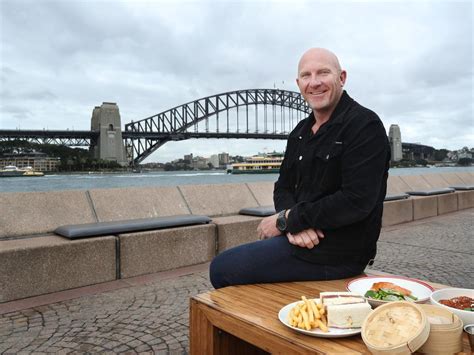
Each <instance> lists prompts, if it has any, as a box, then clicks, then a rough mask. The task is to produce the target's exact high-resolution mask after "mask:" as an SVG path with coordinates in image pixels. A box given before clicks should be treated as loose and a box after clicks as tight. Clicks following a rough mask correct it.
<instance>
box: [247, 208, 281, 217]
mask: <svg viewBox="0 0 474 355" xmlns="http://www.w3.org/2000/svg"><path fill="white" fill-rule="evenodd" d="M275 213H276V211H275V207H273V206H259V207H248V208H242V209H241V210H240V211H239V214H244V215H247V216H256V217H267V216H271V215H272V214H275Z"/></svg>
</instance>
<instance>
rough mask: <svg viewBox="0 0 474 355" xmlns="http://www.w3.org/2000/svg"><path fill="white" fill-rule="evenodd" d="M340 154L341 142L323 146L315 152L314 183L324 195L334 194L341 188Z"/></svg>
mask: <svg viewBox="0 0 474 355" xmlns="http://www.w3.org/2000/svg"><path fill="white" fill-rule="evenodd" d="M342 153H343V144H342V142H333V143H332V144H328V145H324V146H322V147H321V148H320V149H318V150H317V151H316V152H315V159H316V160H317V161H316V170H317V171H316V176H315V179H316V181H315V182H316V183H317V184H319V188H320V189H321V191H322V192H324V193H334V192H336V191H337V190H338V189H340V188H341V184H342V169H341V159H342Z"/></svg>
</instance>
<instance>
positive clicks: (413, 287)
mask: <svg viewBox="0 0 474 355" xmlns="http://www.w3.org/2000/svg"><path fill="white" fill-rule="evenodd" d="M375 282H391V283H393V284H395V285H397V286H400V287H403V288H406V289H407V290H410V291H411V293H412V295H413V296H415V297H416V298H418V300H417V301H415V302H416V303H424V302H426V301H428V299H429V298H430V296H431V294H432V293H433V291H434V289H433V287H431V286H430V285H428V284H427V283H424V282H423V281H419V280H414V279H409V278H406V277H399V276H386V277H374V276H367V277H361V278H358V279H355V280H352V281H349V282H348V283H347V287H346V288H347V290H348V291H351V292H355V293H358V294H359V295H362V296H364V295H365V293H366V292H367V291H368V290H370V288H371V287H372V285H373V284H374V283H375ZM365 299H366V300H367V301H369V303H370V304H371V305H372V306H374V307H377V306H380V305H382V304H385V303H388V302H391V301H381V300H374V299H372V298H367V297H366V298H365Z"/></svg>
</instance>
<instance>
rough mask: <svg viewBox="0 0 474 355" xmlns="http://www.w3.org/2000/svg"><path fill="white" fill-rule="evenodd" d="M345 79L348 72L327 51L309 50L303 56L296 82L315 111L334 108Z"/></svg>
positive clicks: (319, 111)
mask: <svg viewBox="0 0 474 355" xmlns="http://www.w3.org/2000/svg"><path fill="white" fill-rule="evenodd" d="M345 81H346V72H345V71H341V70H340V69H339V68H338V65H337V63H336V62H335V61H334V59H333V58H332V57H331V56H329V55H327V54H326V53H324V52H323V53H318V52H309V53H306V54H305V55H304V56H303V57H302V58H301V61H300V64H299V67H298V78H297V79H296V82H297V84H298V87H299V89H300V91H301V94H302V95H303V97H304V99H305V100H306V102H307V103H308V105H309V106H310V107H311V108H312V109H313V111H314V112H315V113H325V112H332V110H334V108H335V107H336V105H337V103H338V102H339V99H340V97H341V95H342V87H343V85H344V83H345Z"/></svg>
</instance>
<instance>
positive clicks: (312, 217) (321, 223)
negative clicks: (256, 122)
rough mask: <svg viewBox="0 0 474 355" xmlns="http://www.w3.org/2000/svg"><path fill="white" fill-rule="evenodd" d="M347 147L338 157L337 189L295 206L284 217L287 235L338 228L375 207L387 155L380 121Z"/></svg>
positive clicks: (360, 218) (358, 219)
mask: <svg viewBox="0 0 474 355" xmlns="http://www.w3.org/2000/svg"><path fill="white" fill-rule="evenodd" d="M347 144H348V145H347V148H346V150H345V151H344V153H343V155H342V157H341V159H342V160H341V164H342V165H341V166H342V186H341V189H340V190H338V191H337V192H335V193H334V194H331V195H328V196H325V197H323V198H321V199H319V200H317V201H302V202H299V203H297V204H295V205H294V206H293V207H292V208H291V211H290V213H289V216H288V231H289V232H290V233H292V234H295V233H298V232H300V231H303V230H306V229H309V228H318V229H323V230H324V229H335V228H340V227H343V226H346V225H349V224H352V223H355V222H357V221H360V220H362V219H364V218H365V217H366V216H367V215H368V214H369V213H370V212H371V211H372V210H373V208H374V207H375V204H376V202H377V198H379V193H380V189H381V185H382V181H383V178H384V171H385V165H386V159H387V154H388V144H387V136H386V133H385V129H384V128H383V125H382V124H381V122H380V121H378V120H373V121H370V122H369V123H368V124H367V125H366V126H365V127H363V129H362V130H361V131H360V133H359V134H358V135H357V137H356V138H355V139H354V140H353V141H352V142H347Z"/></svg>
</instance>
